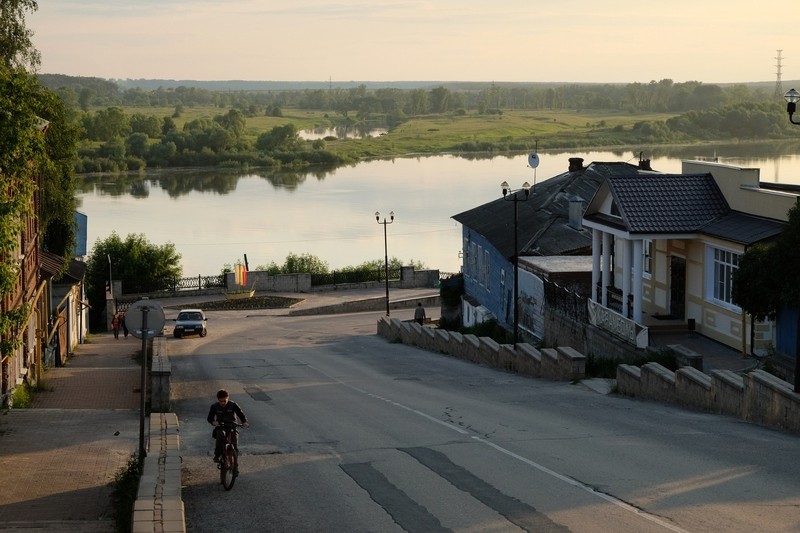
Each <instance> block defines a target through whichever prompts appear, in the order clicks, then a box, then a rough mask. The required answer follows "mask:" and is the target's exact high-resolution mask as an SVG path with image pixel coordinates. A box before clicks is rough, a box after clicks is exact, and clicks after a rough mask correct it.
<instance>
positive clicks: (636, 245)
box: [632, 239, 644, 324]
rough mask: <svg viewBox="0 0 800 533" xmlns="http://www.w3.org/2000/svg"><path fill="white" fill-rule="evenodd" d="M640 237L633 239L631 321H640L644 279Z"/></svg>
mask: <svg viewBox="0 0 800 533" xmlns="http://www.w3.org/2000/svg"><path fill="white" fill-rule="evenodd" d="M643 244H644V243H643V242H642V240H641V239H636V240H635V241H633V279H634V280H635V281H634V283H633V317H632V318H633V321H634V322H636V323H637V324H641V323H642V280H643V279H644V277H643V274H644V268H643V263H644V254H643Z"/></svg>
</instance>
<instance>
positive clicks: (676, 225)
mask: <svg viewBox="0 0 800 533" xmlns="http://www.w3.org/2000/svg"><path fill="white" fill-rule="evenodd" d="M608 185H609V188H610V189H611V193H612V194H613V196H614V200H615V202H616V205H617V208H618V209H619V212H620V215H621V216H622V220H623V221H624V223H625V226H626V227H627V229H628V231H629V232H630V233H689V232H694V231H698V230H699V229H700V228H702V227H703V226H705V225H707V224H709V223H710V222H712V221H714V220H716V219H718V218H720V217H722V216H724V215H726V214H728V213H729V212H730V207H729V206H728V202H727V201H726V200H725V197H724V196H723V195H722V191H720V189H719V187H718V186H717V184H716V182H715V181H714V178H713V177H712V176H711V174H699V175H698V174H655V173H654V174H647V175H639V176H631V175H620V174H614V175H611V176H609V177H608Z"/></svg>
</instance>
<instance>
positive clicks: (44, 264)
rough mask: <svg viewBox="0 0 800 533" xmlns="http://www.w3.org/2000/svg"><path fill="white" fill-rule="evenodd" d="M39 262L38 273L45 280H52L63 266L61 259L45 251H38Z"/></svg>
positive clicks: (62, 259)
mask: <svg viewBox="0 0 800 533" xmlns="http://www.w3.org/2000/svg"><path fill="white" fill-rule="evenodd" d="M39 261H40V262H41V266H40V271H41V273H42V276H44V277H45V278H52V277H53V276H55V275H56V274H58V272H59V271H60V270H61V266H62V265H63V264H64V258H63V257H61V256H60V255H56V254H54V253H51V252H48V251H47V250H40V251H39Z"/></svg>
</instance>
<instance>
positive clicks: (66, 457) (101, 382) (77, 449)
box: [0, 333, 141, 533]
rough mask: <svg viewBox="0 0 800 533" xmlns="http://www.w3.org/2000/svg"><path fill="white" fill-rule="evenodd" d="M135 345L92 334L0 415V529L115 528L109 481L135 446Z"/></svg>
mask: <svg viewBox="0 0 800 533" xmlns="http://www.w3.org/2000/svg"><path fill="white" fill-rule="evenodd" d="M140 348H141V341H139V339H136V338H135V337H133V336H128V338H127V339H124V338H123V337H122V336H120V339H119V340H116V339H114V337H113V336H112V335H111V334H110V333H108V334H100V335H91V336H90V338H89V342H88V343H86V344H82V345H80V346H78V348H77V350H76V352H75V354H74V355H73V357H72V358H71V359H69V361H67V364H66V365H65V366H63V367H59V368H52V369H48V370H47V371H45V373H44V377H43V390H40V391H37V392H36V393H35V395H34V400H33V404H32V407H31V408H29V409H12V410H10V411H9V412H8V413H7V414H5V415H4V416H0V472H3V473H4V475H3V476H0V531H2V532H7V531H8V532H10V531H17V532H19V531H20V530H24V531H25V532H26V533H34V532H42V533H44V532H48V533H49V532H64V531H69V532H79V533H95V532H97V533H99V532H110V531H114V523H113V517H112V507H111V493H112V488H113V487H112V482H113V479H114V476H115V475H116V474H117V473H118V472H119V471H120V470H121V469H122V468H124V467H125V465H126V464H127V462H128V459H129V458H130V457H131V454H133V453H136V451H137V450H138V445H139V402H140V395H139V383H140V380H141V377H140V376H141V370H140V367H139V365H138V364H137V363H136V361H135V360H134V356H135V354H136V352H137V350H138V349H140Z"/></svg>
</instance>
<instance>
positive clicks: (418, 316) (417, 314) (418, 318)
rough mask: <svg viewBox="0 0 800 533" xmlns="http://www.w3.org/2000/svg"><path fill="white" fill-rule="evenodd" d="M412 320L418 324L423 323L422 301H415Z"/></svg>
mask: <svg viewBox="0 0 800 533" xmlns="http://www.w3.org/2000/svg"><path fill="white" fill-rule="evenodd" d="M414 322H416V323H417V324H419V325H420V326H421V325H422V324H424V323H425V308H424V307H422V302H417V308H416V309H414Z"/></svg>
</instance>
